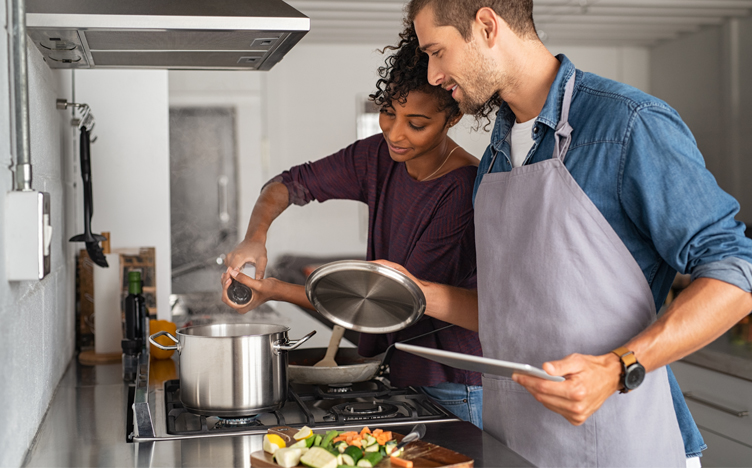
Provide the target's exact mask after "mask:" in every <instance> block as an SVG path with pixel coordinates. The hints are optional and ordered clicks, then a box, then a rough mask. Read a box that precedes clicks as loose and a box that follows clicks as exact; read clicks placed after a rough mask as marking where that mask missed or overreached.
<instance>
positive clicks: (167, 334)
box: [149, 330, 180, 352]
mask: <svg viewBox="0 0 752 468" xmlns="http://www.w3.org/2000/svg"><path fill="white" fill-rule="evenodd" d="M160 336H166V337H168V338H169V339H171V340H172V341H174V342H175V344H174V345H172V346H165V345H163V344H159V343H157V342H156V341H154V339H155V338H159V337H160ZM149 343H151V344H153V345H154V346H156V347H157V348H159V349H164V350H165V351H176V350H177V351H178V352H180V351H179V350H178V343H179V341H178V339H177V338H175V337H174V336H172V335H171V334H170V332H167V331H164V330H163V331H161V332H157V333H155V334H153V335H151V336H150V337H149Z"/></svg>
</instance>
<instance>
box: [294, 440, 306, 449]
mask: <svg viewBox="0 0 752 468" xmlns="http://www.w3.org/2000/svg"><path fill="white" fill-rule="evenodd" d="M290 447H295V448H307V447H308V441H307V440H306V439H303V440H299V441H297V442H295V443H294V444H292V445H291V446H290Z"/></svg>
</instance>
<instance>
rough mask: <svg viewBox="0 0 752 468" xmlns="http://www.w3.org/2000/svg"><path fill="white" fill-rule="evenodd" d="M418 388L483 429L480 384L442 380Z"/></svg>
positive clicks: (481, 388) (461, 417) (447, 408)
mask: <svg viewBox="0 0 752 468" xmlns="http://www.w3.org/2000/svg"><path fill="white" fill-rule="evenodd" d="M419 388H420V390H421V391H422V392H423V393H425V394H426V395H428V396H430V397H431V398H433V399H434V400H436V401H437V402H438V403H439V404H440V405H441V406H442V407H444V408H445V409H446V410H448V411H450V412H451V413H453V414H454V415H455V416H457V417H458V418H460V419H462V420H463V421H470V422H471V423H473V424H475V425H476V426H478V427H479V428H480V429H483V387H481V386H480V385H463V384H458V383H451V382H444V383H440V384H439V385H435V386H433V387H419Z"/></svg>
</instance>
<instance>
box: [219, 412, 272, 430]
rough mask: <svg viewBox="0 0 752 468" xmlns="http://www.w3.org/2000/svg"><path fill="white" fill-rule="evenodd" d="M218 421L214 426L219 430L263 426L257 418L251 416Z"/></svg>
mask: <svg viewBox="0 0 752 468" xmlns="http://www.w3.org/2000/svg"><path fill="white" fill-rule="evenodd" d="M217 419H218V421H217V422H216V424H214V428H216V429H219V428H223V427H246V426H263V424H262V423H261V421H259V420H258V415H257V416H250V417H247V418H217Z"/></svg>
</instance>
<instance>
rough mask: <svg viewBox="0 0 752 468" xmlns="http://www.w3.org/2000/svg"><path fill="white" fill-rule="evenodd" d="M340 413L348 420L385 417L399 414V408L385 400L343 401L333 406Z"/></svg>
mask: <svg viewBox="0 0 752 468" xmlns="http://www.w3.org/2000/svg"><path fill="white" fill-rule="evenodd" d="M332 409H333V410H334V411H335V412H336V413H340V414H341V415H342V416H343V417H344V418H345V420H346V421H352V420H361V419H385V418H391V417H393V416H396V415H398V414H399V409H398V408H397V407H396V406H395V405H392V404H389V403H384V402H379V403H377V402H375V401H374V402H372V403H369V402H356V403H343V404H341V405H336V406H334V407H333V408H332Z"/></svg>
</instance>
